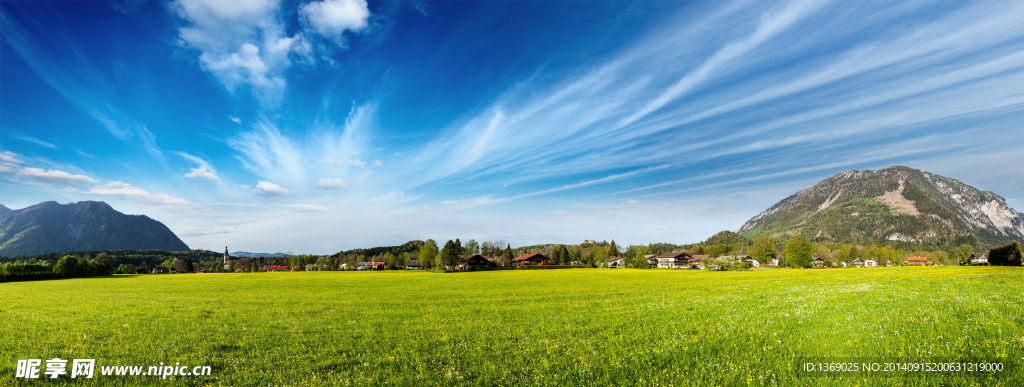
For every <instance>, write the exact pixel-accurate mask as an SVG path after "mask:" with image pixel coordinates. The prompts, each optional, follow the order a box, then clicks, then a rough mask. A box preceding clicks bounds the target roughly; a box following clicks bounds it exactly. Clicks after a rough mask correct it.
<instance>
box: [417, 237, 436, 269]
mask: <svg viewBox="0 0 1024 387" xmlns="http://www.w3.org/2000/svg"><path fill="white" fill-rule="evenodd" d="M419 259H420V265H422V266H423V267H424V268H427V269H431V268H433V267H434V266H436V263H437V242H434V240H433V239H427V241H426V242H423V246H420V254H419Z"/></svg>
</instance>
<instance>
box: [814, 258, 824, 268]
mask: <svg viewBox="0 0 1024 387" xmlns="http://www.w3.org/2000/svg"><path fill="white" fill-rule="evenodd" d="M811 266H814V267H825V260H824V259H822V258H821V257H814V258H811Z"/></svg>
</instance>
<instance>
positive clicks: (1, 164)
mask: <svg viewBox="0 0 1024 387" xmlns="http://www.w3.org/2000/svg"><path fill="white" fill-rule="evenodd" d="M22 163H24V161H22V160H21V159H18V155H17V154H15V153H13V152H10V151H4V152H0V173H2V174H7V175H12V178H13V179H14V180H34V181H41V182H45V183H53V184H63V185H79V184H87V183H95V182H96V179H93V178H91V177H89V176H86V175H76V174H71V173H67V172H65V171H61V170H55V169H49V170H47V169H42V168H34V167H23V166H21V165H18V164H22Z"/></svg>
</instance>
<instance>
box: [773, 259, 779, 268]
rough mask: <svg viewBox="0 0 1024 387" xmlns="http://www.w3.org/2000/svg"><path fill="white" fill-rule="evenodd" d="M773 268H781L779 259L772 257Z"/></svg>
mask: <svg viewBox="0 0 1024 387" xmlns="http://www.w3.org/2000/svg"><path fill="white" fill-rule="evenodd" d="M772 266H779V257H772Z"/></svg>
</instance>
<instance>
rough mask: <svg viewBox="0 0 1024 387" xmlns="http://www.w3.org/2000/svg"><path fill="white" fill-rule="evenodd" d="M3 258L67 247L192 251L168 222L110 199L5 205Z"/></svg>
mask: <svg viewBox="0 0 1024 387" xmlns="http://www.w3.org/2000/svg"><path fill="white" fill-rule="evenodd" d="M0 207H2V208H0V256H5V257H17V256H20V255H33V254H41V253H52V252H61V251H96V250H147V249H158V250H166V251H188V250H190V249H189V247H188V245H186V244H185V242H182V241H181V239H179V238H178V236H177V235H174V233H173V232H171V230H170V229H169V228H167V226H165V225H164V224H163V223H160V222H158V221H156V220H153V219H151V218H149V217H148V216H145V215H125V214H122V213H120V212H118V211H117V210H115V209H113V208H111V207H110V206H109V205H107V203H104V202H95V201H82V202H77V203H68V204H59V203H57V202H52V201H51V202H43V203H39V204H36V205H34V206H30V207H25V208H22V209H19V210H11V209H9V208H7V207H5V206H2V205H0Z"/></svg>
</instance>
